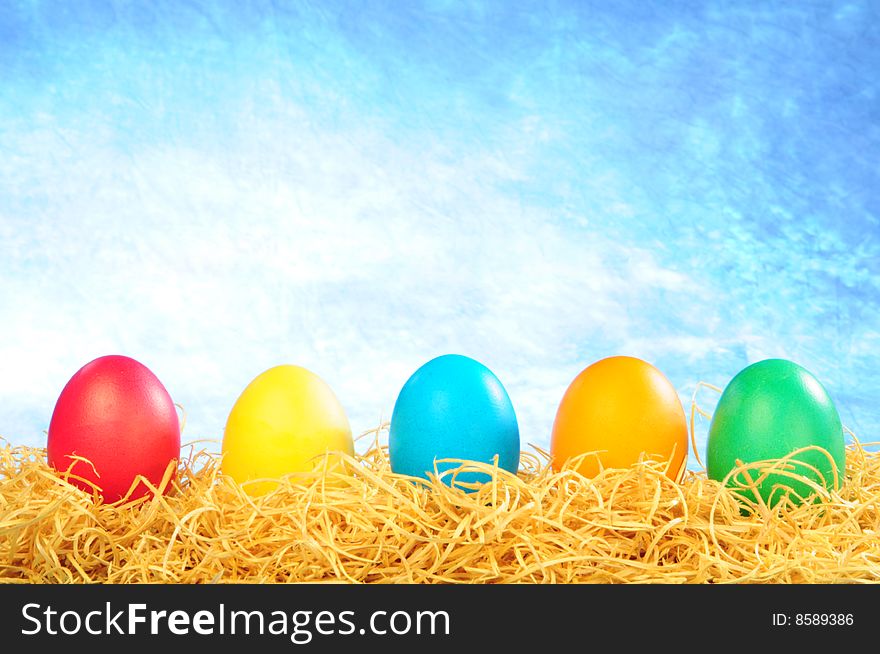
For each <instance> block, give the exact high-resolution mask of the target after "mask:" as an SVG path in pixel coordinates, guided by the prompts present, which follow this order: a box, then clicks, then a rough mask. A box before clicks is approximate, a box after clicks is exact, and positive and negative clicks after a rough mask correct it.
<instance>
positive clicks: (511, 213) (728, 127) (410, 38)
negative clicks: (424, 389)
mask: <svg viewBox="0 0 880 654" xmlns="http://www.w3.org/2000/svg"><path fill="white" fill-rule="evenodd" d="M771 5H773V6H771ZM878 13H880V7H878V3H876V2H866V1H862V2H859V1H854V2H797V3H794V2H792V3H788V4H787V5H786V4H784V3H766V2H762V1H755V2H737V3H729V2H721V1H719V2H705V3H701V2H695V3H689V2H645V1H637V2H613V3H612V2H583V1H576V2H575V1H573V2H553V3H549V4H548V3H545V2H536V3H532V4H530V3H524V2H516V3H512V2H503V1H499V2H493V3H464V2H440V1H437V2H419V3H400V2H386V3H376V2H372V3H366V4H362V3H345V2H338V1H328V2H316V3H311V2H309V3H306V2H270V1H259V0H254V1H251V2H233V1H231V0H229V1H226V2H220V1H217V2H206V1H201V0H195V1H191V2H179V1H170V0H166V1H159V2H145V1H144V2H122V1H117V2H98V1H85V0H84V1H80V2H74V1H70V2H66V3H62V2H39V1H25V2H16V1H13V2H9V1H8V0H6V1H4V2H2V3H0V398H2V400H0V434H3V435H4V436H6V437H7V438H9V439H11V440H12V441H13V442H19V443H29V444H40V443H42V442H44V438H45V436H44V434H43V433H42V430H44V429H45V428H46V427H47V425H48V421H49V418H50V416H51V412H52V408H53V406H54V402H55V399H56V397H57V394H58V393H59V392H60V390H61V388H62V387H63V385H64V383H65V382H66V381H67V379H68V378H69V377H70V376H71V375H72V374H73V373H74V372H75V371H76V370H77V369H78V368H79V367H80V366H81V365H83V364H84V363H86V362H87V361H89V360H91V359H92V358H94V357H96V356H99V355H102V354H107V353H114V352H118V353H125V354H128V355H130V356H134V357H135V358H138V359H140V360H141V361H143V362H144V363H146V364H147V365H148V366H149V367H151V368H152V369H153V370H154V371H155V372H156V373H157V374H158V375H159V377H160V378H161V379H162V380H163V382H164V383H165V385H166V386H167V387H168V389H169V390H170V392H171V394H172V396H173V397H174V398H175V400H176V401H178V402H180V403H182V404H183V405H184V406H185V407H186V409H187V413H188V423H187V430H186V434H185V438H187V437H188V438H190V439H192V438H201V437H209V438H219V437H220V436H221V434H222V429H223V424H224V422H225V419H226V414H227V412H228V410H229V408H230V407H231V405H232V403H233V401H234V400H235V398H236V397H237V395H238V393H239V392H240V391H241V390H242V389H243V387H244V386H245V385H246V384H247V382H248V381H250V379H251V378H252V377H254V376H255V375H256V374H258V373H259V372H261V371H262V370H263V369H265V368H268V367H270V366H272V365H275V364H278V363H282V362H290V363H298V364H301V365H305V366H307V367H309V368H311V369H313V370H314V371H316V372H317V373H319V374H320V375H321V376H323V377H324V378H325V379H326V380H327V381H328V382H329V383H330V384H331V386H332V387H333V388H334V389H335V390H336V392H337V394H338V395H339V397H340V399H341V400H342V402H343V404H344V405H345V407H346V409H347V410H348V412H349V415H350V417H351V420H352V424H353V427H354V429H355V430H356V431H360V430H365V429H368V428H370V427H373V426H374V425H375V424H376V423H377V421H378V420H379V419H380V416H383V415H384V416H385V417H387V416H388V415H389V414H390V411H391V408H392V406H393V403H394V399H395V398H396V395H397V392H398V390H399V389H400V387H401V385H402V384H403V382H404V381H405V380H406V378H407V377H408V376H409V374H410V373H411V372H412V371H413V370H415V368H416V367H418V366H419V365H420V364H421V363H423V362H424V361H426V360H427V359H429V358H431V357H433V356H435V355H437V354H441V353H445V352H460V353H463V354H468V355H471V356H474V357H476V358H478V359H480V360H482V361H483V362H485V363H486V364H487V365H489V367H491V368H492V369H493V370H494V371H495V372H496V373H497V374H498V376H499V377H500V378H501V380H502V381H503V382H504V383H505V385H506V386H507V387H508V390H509V391H510V395H511V397H512V399H513V401H514V404H515V406H516V408H517V411H518V414H519V417H520V421H521V424H522V428H523V437H524V441H525V442H532V443H536V444H539V445H545V446H546V445H547V443H548V436H549V430H550V426H551V424H552V420H553V415H554V413H555V410H556V406H557V403H558V401H559V399H560V397H561V395H562V392H563V391H564V389H565V387H566V386H567V385H568V383H569V381H570V380H571V379H572V378H573V377H574V375H575V374H576V373H577V372H578V371H579V370H580V369H582V368H583V367H584V366H586V365H587V364H589V363H590V362H592V361H593V360H595V359H598V358H600V357H603V356H607V355H610V354H617V353H625V354H631V355H635V356H639V357H643V358H645V359H647V360H649V361H651V362H653V363H655V364H656V365H657V366H659V367H660V368H661V369H662V370H663V371H664V372H665V373H666V374H667V376H669V378H670V379H671V380H672V381H673V383H674V384H675V385H676V387H677V388H678V389H679V391H680V393H681V395H682V398H683V400H684V401H685V402H688V401H689V398H690V394H691V393H692V391H693V389H694V386H695V383H696V382H697V381H699V380H705V381H708V382H712V383H715V384H718V385H724V384H725V383H726V382H727V381H728V380H729V379H730V377H731V376H732V375H734V374H735V373H736V372H737V371H738V370H740V369H741V368H742V367H744V366H745V365H747V364H748V363H750V362H753V361H756V360H759V359H762V358H765V357H771V356H774V357H777V356H781V357H788V358H791V359H794V360H796V361H798V362H800V363H802V364H803V365H805V366H806V367H807V368H809V369H810V370H812V371H813V372H814V373H815V374H816V375H817V376H818V377H819V378H820V379H821V380H822V381H823V382H824V384H825V385H826V386H827V388H828V389H829V391H830V392H831V394H832V396H833V397H834V398H835V400H836V401H837V403H838V406H839V408H840V411H841V414H842V416H843V419H844V422H845V423H846V424H847V425H848V426H850V427H851V428H852V429H854V430H855V431H856V432H857V433H858V434H859V435H860V436H861V437H862V438H863V439H864V440H873V439H878V438H880V415H878V408H877V406H878V397H877V391H878V386H880V310H878V300H880V224H878V218H880V97H878V92H880V73H878V71H880V28H878V25H880V21H878V18H880V16H878ZM704 402H705V404H706V405H707V407H709V408H711V406H712V404H713V402H714V398H713V397H712V394H711V393H708V394H707V395H706V396H705V397H704ZM699 438H700V441H701V447H702V446H703V444H704V441H705V424H703V425H702V427H701V429H700V432H699Z"/></svg>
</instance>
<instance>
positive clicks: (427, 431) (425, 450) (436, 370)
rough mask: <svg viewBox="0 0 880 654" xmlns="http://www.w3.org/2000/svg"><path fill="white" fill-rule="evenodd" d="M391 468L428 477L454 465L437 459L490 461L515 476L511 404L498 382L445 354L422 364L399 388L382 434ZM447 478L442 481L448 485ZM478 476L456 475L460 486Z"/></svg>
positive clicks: (485, 478) (483, 477)
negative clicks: (388, 424) (386, 433)
mask: <svg viewBox="0 0 880 654" xmlns="http://www.w3.org/2000/svg"><path fill="white" fill-rule="evenodd" d="M388 450H389V455H390V457H391V469H392V470H393V471H394V472H396V473H401V474H405V475H411V476H413V477H424V478H427V477H428V473H433V472H434V469H435V467H436V469H437V470H438V471H439V472H441V473H442V472H443V471H444V470H448V469H450V468H455V467H458V465H459V464H457V463H452V462H446V463H437V464H436V466H435V460H437V459H465V460H468V461H480V462H483V463H489V464H491V463H493V459H494V458H495V456H496V455H497V456H498V466H499V467H501V468H503V469H504V470H508V471H510V472H512V473H516V471H517V469H518V468H519V425H518V424H517V422H516V414H515V413H514V411H513V404H511V402H510V397H508V395H507V391H505V390H504V386H502V385H501V382H500V381H498V378H497V377H496V376H495V375H494V374H492V371H491V370H489V369H488V368H487V367H486V366H484V365H483V364H482V363H480V362H479V361H474V360H473V359H471V358H469V357H465V356H461V355H459V354H446V355H444V356H441V357H437V358H436V359H432V360H431V361H428V363H426V364H425V365H423V366H422V367H421V368H419V369H418V370H416V372H415V373H414V374H413V376H412V377H410V378H409V380H408V381H407V382H406V384H404V386H403V389H401V391H400V395H399V396H398V397H397V402H395V403H394V412H393V413H392V415H391V431H390V434H389V436H388ZM450 478H451V475H449V476H447V477H444V480H445V481H446V483H447V484H448V483H449V482H450ZM489 479H490V477H489V476H488V475H487V474H484V473H478V472H466V473H460V474H459V475H457V477H456V481H457V482H463V483H466V484H471V483H483V482H485V481H488V480H489Z"/></svg>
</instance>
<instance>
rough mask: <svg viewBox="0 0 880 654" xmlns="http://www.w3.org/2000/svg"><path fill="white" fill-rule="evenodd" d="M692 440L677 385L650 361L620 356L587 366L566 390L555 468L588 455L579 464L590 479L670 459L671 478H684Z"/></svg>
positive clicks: (554, 442) (554, 444) (554, 440)
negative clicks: (612, 470)
mask: <svg viewBox="0 0 880 654" xmlns="http://www.w3.org/2000/svg"><path fill="white" fill-rule="evenodd" d="M687 440H688V431H687V421H686V419H685V415H684V408H683V407H682V405H681V400H679V398H678V394H677V393H676V391H675V387H674V386H673V385H672V384H671V383H670V382H669V380H668V379H667V378H666V377H665V376H664V375H663V373H662V372H660V371H659V370H657V368H655V367H654V366H652V365H651V364H650V363H647V362H645V361H642V360H641V359H636V358H634V357H626V356H615V357H609V358H607V359H602V360H601V361H597V362H596V363H594V364H592V365H591V366H589V367H587V368H585V369H584V370H583V371H581V373H580V374H579V375H578V376H577V377H575V379H574V381H572V382H571V385H570V386H569V387H568V390H566V391H565V395H564V396H563V398H562V402H560V404H559V409H558V410H557V412H556V420H555V421H554V423H553V433H552V436H551V440H550V454H551V457H552V465H553V468H554V469H555V470H560V469H561V468H562V467H563V466H564V465H565V463H566V462H567V461H568V460H569V459H571V458H573V457H577V456H582V455H586V456H583V458H582V459H581V462H580V464H579V465H578V468H577V470H578V472H580V473H581V474H582V475H584V476H586V477H594V476H596V475H597V474H599V472H600V470H601V469H603V468H627V467H629V466H631V465H633V464H634V463H636V462H638V461H639V459H640V457H644V458H645V459H646V460H653V461H660V462H664V463H665V464H666V468H665V470H666V474H667V476H669V477H670V478H672V479H678V478H679V475H680V474H681V473H682V472H683V471H684V468H685V465H686V464H687ZM588 453H589V454H588Z"/></svg>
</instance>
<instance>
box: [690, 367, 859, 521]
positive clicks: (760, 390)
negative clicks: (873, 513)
mask: <svg viewBox="0 0 880 654" xmlns="http://www.w3.org/2000/svg"><path fill="white" fill-rule="evenodd" d="M809 446H818V447H821V448H822V449H824V450H825V451H826V452H827V453H828V454H825V453H823V452H820V451H818V450H807V451H804V452H801V453H799V454H797V455H795V456H794V457H792V467H791V469H790V470H789V471H788V472H791V473H793V474H795V475H799V476H802V477H804V478H806V479H810V480H812V481H814V482H816V483H818V484H820V485H824V486H825V488H828V489H831V488H833V487H834V483H835V477H836V478H837V479H838V481H839V480H840V479H842V476H843V472H844V466H845V443H844V437H843V427H842V425H841V423H840V415H839V414H838V413H837V408H836V407H835V406H834V403H833V402H832V401H831V398H830V397H829V396H828V393H827V392H826V391H825V389H824V388H823V386H822V384H820V383H819V380H818V379H816V378H815V377H814V376H813V375H812V374H811V373H810V372H809V371H807V370H806V369H804V368H802V367H801V366H799V365H798V364H796V363H794V362H792V361H787V360H785V359H767V360H765V361H759V362H758V363H754V364H752V365H750V366H748V367H747V368H745V369H743V370H742V371H741V372H740V373H739V374H737V375H736V377H734V378H733V379H732V380H731V381H730V383H729V384H728V385H727V388H725V389H724V392H723V393H722V395H721V398H720V399H719V400H718V406H717V407H716V408H715V413H714V415H713V416H712V422H711V424H710V425H709V439H708V442H707V444H706V458H707V462H706V469H707V472H708V474H709V478H710V479H715V480H717V481H723V480H724V479H725V478H726V477H727V475H728V474H729V473H730V472H731V471H732V470H734V469H735V468H737V467H739V463H737V461H741V462H742V463H745V464H747V463H754V462H757V461H765V460H772V459H779V458H782V457H785V456H787V455H789V454H791V453H792V452H794V451H796V450H799V449H801V448H803V447H809ZM829 455H830V458H829ZM801 464H803V465H801ZM759 474H760V473H758V472H757V471H752V472H751V473H750V476H751V477H752V479H756V477H757V475H759ZM739 477H741V475H739V474H737V475H734V476H733V477H731V479H730V480H729V483H728V485H729V486H734V487H740V488H741V487H742V484H743V483H745V482H746V480H745V479H744V478H741V479H740V478H739ZM757 489H758V494H759V495H760V496H761V498H762V499H763V500H764V501H765V502H766V503H767V504H768V505H769V506H774V505H775V504H776V503H777V502H779V501H780V500H781V499H782V498H783V497H784V496H785V495H787V494H788V495H789V496H790V497H791V499H792V501H793V502H794V503H796V504H798V503H800V502H801V501H802V500H803V499H805V498H806V497H807V496H809V495H811V494H813V492H814V491H813V490H812V489H811V488H810V486H809V484H807V483H805V482H803V481H800V480H798V479H796V478H795V479H793V478H791V477H790V476H789V475H787V474H770V475H768V476H767V478H766V479H765V480H764V481H763V482H762V483H761V484H760V485H759V486H758V487H757ZM738 492H741V493H742V496H743V497H744V498H745V499H748V500H751V501H754V500H755V499H756V498H755V497H754V494H753V493H752V492H751V491H750V490H742V491H738Z"/></svg>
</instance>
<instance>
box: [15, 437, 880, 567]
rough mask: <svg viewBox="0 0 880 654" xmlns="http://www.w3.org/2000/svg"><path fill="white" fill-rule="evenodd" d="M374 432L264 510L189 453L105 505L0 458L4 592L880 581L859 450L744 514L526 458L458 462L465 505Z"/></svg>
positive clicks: (264, 501)
mask: <svg viewBox="0 0 880 654" xmlns="http://www.w3.org/2000/svg"><path fill="white" fill-rule="evenodd" d="M380 432H381V429H378V430H376V431H375V432H374V437H375V438H374V442H373V445H372V447H371V448H370V449H369V451H368V452H367V453H366V454H365V455H363V456H358V457H356V458H354V459H350V460H349V461H348V468H349V471H348V472H347V473H342V472H336V473H332V472H327V471H326V470H325V471H324V472H322V473H317V474H315V475H313V476H311V477H310V478H308V479H302V478H299V479H296V480H294V479H287V480H284V481H282V483H281V484H280V485H279V486H278V488H277V490H275V491H274V492H272V493H270V494H268V495H265V496H262V497H251V496H250V495H248V494H247V492H245V491H244V490H243V489H242V487H241V486H238V485H236V484H235V483H234V482H232V481H231V480H230V479H229V478H227V477H224V476H223V475H221V474H220V472H219V468H218V458H217V456H216V455H213V454H210V453H209V452H208V451H206V450H204V449H199V445H198V444H191V445H189V446H188V447H186V448H185V451H187V452H188V455H187V456H186V457H185V459H184V460H183V461H181V462H180V464H179V470H178V475H177V478H176V480H175V481H172V482H168V481H167V479H166V482H165V484H167V486H168V488H167V489H166V491H167V492H166V494H165V495H156V496H153V497H149V498H143V499H141V500H136V501H135V502H129V503H128V504H117V505H104V504H101V503H100V502H97V501H96V500H95V499H94V498H93V497H92V496H91V495H89V494H87V493H85V492H83V491H81V490H78V489H76V488H74V487H73V486H71V485H69V484H68V483H66V482H65V481H63V480H62V479H60V478H59V475H58V474H57V473H56V472H55V471H53V470H52V469H51V468H49V467H48V466H47V464H46V457H45V451H44V450H43V449H36V448H27V447H12V446H9V445H6V446H4V447H2V448H0V581H2V582H7V583H10V582H11V583H19V582H25V583H26V582H31V583H40V582H50V583H59V582H62V583H68V582H72V583H91V582H113V583H138V582H152V583H156V582H169V583H204V582H221V583H222V582H251V583H253V582H326V581H331V582H372V583H411V582H412V583H511V582H525V583H535V582H557V583H572V582H612V583H614V582H662V583H702V582H711V583H729V582H783V583H798V582H842V581H846V582H877V581H878V580H880V536H878V533H880V453H875V452H871V451H869V450H868V448H866V447H862V446H861V445H859V444H858V443H857V442H856V444H854V445H851V446H849V448H848V450H847V466H846V476H845V479H844V481H843V484H842V486H841V488H840V490H838V491H834V492H830V493H829V492H825V491H824V490H823V489H821V488H820V487H816V490H817V491H818V492H819V497H818V501H817V502H815V503H804V504H801V505H800V506H795V505H793V504H790V503H783V504H782V505H780V506H778V507H777V508H775V509H770V508H768V507H767V506H765V505H760V504H759V505H754V506H752V507H751V510H750V511H749V512H748V514H747V515H744V514H743V512H742V510H741V509H742V504H741V503H740V502H738V500H737V498H736V496H735V495H734V493H733V492H732V491H731V490H729V489H728V488H725V487H723V486H722V485H721V484H719V483H718V482H715V481H711V480H708V479H707V478H706V475H705V473H703V472H697V473H695V472H690V471H688V472H686V473H685V475H684V478H683V479H682V480H681V483H675V482H673V481H671V480H670V479H669V478H667V477H666V476H665V475H664V474H663V471H662V466H659V465H657V464H655V463H649V462H645V463H642V464H639V465H636V466H633V467H632V468H630V469H627V470H606V471H604V472H603V473H602V474H601V475H600V476H598V477H597V478H595V479H586V478H584V477H582V476H580V475H579V474H577V473H576V472H574V471H573V470H572V469H571V468H570V467H569V468H567V469H565V470H562V471H560V472H554V471H553V470H552V469H551V468H550V467H549V466H548V465H547V456H546V453H544V452H542V451H540V450H535V451H534V452H531V453H523V457H522V465H521V468H520V471H519V474H518V475H512V474H509V473H507V472H505V471H503V470H498V469H497V468H494V467H493V466H486V465H478V464H473V463H470V464H463V465H462V466H461V467H460V468H458V470H459V471H462V470H480V471H484V472H486V473H488V474H490V475H491V477H492V480H491V482H490V483H486V484H484V485H483V486H481V487H480V488H479V489H478V490H476V491H474V492H465V491H463V490H460V489H454V488H450V487H449V486H447V485H445V484H443V483H442V481H440V480H437V479H433V480H432V481H430V482H424V481H415V480H413V479H412V478H407V477H402V476H400V475H395V474H393V473H392V472H391V469H390V466H389V463H388V456H387V450H386V448H385V447H382V446H381V445H379V442H380V439H379V434H380ZM782 463H784V462H782ZM782 463H780V462H776V463H774V464H763V465H758V466H753V468H754V469H753V470H752V471H751V473H752V474H751V476H752V478H753V479H754V480H755V483H758V482H759V480H760V478H761V475H762V474H765V473H766V472H767V470H768V469H769V470H771V471H772V470H776V469H778V468H779V466H780V465H782ZM768 466H769V468H768ZM170 472H171V470H170V469H169V474H168V475H167V477H170V476H171V475H170ZM450 474H454V472H453V473H450Z"/></svg>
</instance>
